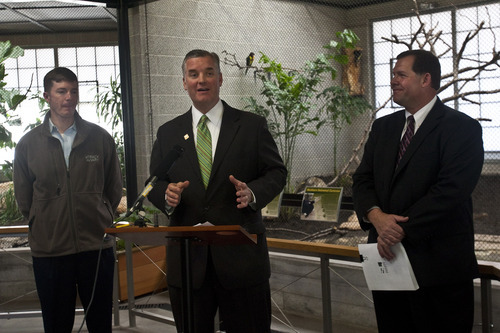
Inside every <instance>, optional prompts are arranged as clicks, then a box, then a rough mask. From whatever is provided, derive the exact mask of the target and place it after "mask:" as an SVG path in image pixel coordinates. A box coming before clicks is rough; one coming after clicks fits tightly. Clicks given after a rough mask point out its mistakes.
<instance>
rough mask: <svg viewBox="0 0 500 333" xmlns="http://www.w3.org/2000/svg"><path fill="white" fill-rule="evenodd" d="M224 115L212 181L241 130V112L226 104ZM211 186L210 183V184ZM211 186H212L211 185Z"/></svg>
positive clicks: (213, 164) (211, 176)
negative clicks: (239, 121)
mask: <svg viewBox="0 0 500 333" xmlns="http://www.w3.org/2000/svg"><path fill="white" fill-rule="evenodd" d="M223 104H224V113H223V115H222V123H221V127H220V133H219V139H218V141H217V148H216V150H215V156H214V161H213V163H212V173H211V175H210V180H212V178H213V177H214V176H215V174H216V173H217V171H218V169H219V168H220V166H221V164H222V161H224V156H225V155H226V154H227V152H228V150H229V148H230V146H231V143H232V142H233V138H234V136H235V135H236V133H237V132H238V129H239V127H240V126H239V123H238V120H239V118H240V117H239V111H238V110H235V109H233V108H231V107H230V106H229V105H227V104H226V103H225V102H223ZM209 184H210V183H209ZM209 186H210V185H209Z"/></svg>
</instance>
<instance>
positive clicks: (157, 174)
mask: <svg viewBox="0 0 500 333" xmlns="http://www.w3.org/2000/svg"><path fill="white" fill-rule="evenodd" d="M183 152H184V148H182V147H181V146H179V145H175V146H174V148H172V150H170V151H169V152H168V153H167V155H166V156H165V158H164V159H163V160H162V161H161V163H160V165H158V167H157V168H156V169H155V171H154V172H153V175H152V176H151V177H149V179H148V180H147V182H148V183H147V184H146V187H144V189H143V190H142V192H141V194H139V196H138V197H137V199H135V201H134V203H133V205H132V207H130V209H129V210H128V211H127V214H125V216H124V218H127V217H129V216H130V215H132V213H133V212H135V211H136V210H137V209H139V207H141V205H142V202H143V201H144V199H146V197H147V196H148V194H149V192H151V190H152V189H153V187H154V186H155V184H156V181H157V180H159V179H160V180H165V179H166V175H167V173H168V172H169V171H170V169H171V168H172V166H173V165H174V163H175V161H177V159H178V158H179V157H180V156H181V155H182V153H183Z"/></svg>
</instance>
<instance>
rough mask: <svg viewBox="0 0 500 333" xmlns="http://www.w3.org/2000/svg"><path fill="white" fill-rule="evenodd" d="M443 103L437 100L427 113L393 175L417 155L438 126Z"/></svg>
mask: <svg viewBox="0 0 500 333" xmlns="http://www.w3.org/2000/svg"><path fill="white" fill-rule="evenodd" d="M442 106H443V103H442V102H441V101H440V100H439V99H438V100H437V101H436V103H435V104H434V106H433V108H432V109H431V110H430V111H429V114H428V115H427V117H425V120H424V122H423V123H422V125H420V127H419V128H418V130H417V133H415V135H414V136H413V138H412V139H411V142H410V144H409V145H408V148H407V149H406V152H405V154H404V155H403V157H402V158H401V161H400V162H399V166H398V168H397V169H396V172H395V175H396V174H397V173H399V171H400V170H401V169H402V168H403V167H404V166H405V165H406V164H407V163H408V162H409V161H410V160H411V158H412V156H413V155H415V154H416V153H418V149H419V147H420V146H421V145H422V144H423V143H424V142H425V139H426V138H427V136H428V135H429V133H430V132H432V131H433V130H434V129H435V128H436V126H437V125H438V124H439V122H440V119H441V118H442V116H443V107H442Z"/></svg>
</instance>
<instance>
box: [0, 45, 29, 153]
mask: <svg viewBox="0 0 500 333" xmlns="http://www.w3.org/2000/svg"><path fill="white" fill-rule="evenodd" d="M23 55H24V50H23V49H22V48H20V47H19V46H13V45H12V44H11V42H10V41H5V42H1V41H0V114H1V116H2V121H1V122H0V148H6V147H9V148H13V147H14V146H15V143H14V142H13V141H12V133H10V131H9V130H7V128H5V126H4V125H5V124H6V123H8V124H14V123H20V119H19V117H18V116H17V115H15V114H14V111H15V110H16V108H17V107H18V106H19V104H21V102H22V101H24V100H25V99H26V97H27V93H26V94H21V93H20V92H19V91H18V90H16V89H7V88H6V85H7V82H5V81H4V80H5V78H6V76H7V75H8V74H6V73H5V61H6V60H7V59H15V58H18V57H21V56H23Z"/></svg>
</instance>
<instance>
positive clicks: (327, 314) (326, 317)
mask: <svg viewBox="0 0 500 333" xmlns="http://www.w3.org/2000/svg"><path fill="white" fill-rule="evenodd" d="M27 234H28V226H7V227H5V226H4V227H0V237H19V236H27ZM267 244H268V247H269V249H270V250H271V251H274V252H285V253H291V254H301V255H307V256H314V257H319V258H320V259H321V286H322V297H323V332H325V333H329V332H332V313H331V289H330V271H329V261H330V259H340V260H348V261H356V262H359V252H358V248H357V247H355V246H345V245H334V244H322V243H311V242H304V241H295V240H286V239H277V238H268V240H267ZM479 272H480V280H481V313H482V322H483V330H482V331H483V333H491V332H492V327H493V326H492V322H493V321H492V317H493V316H492V299H491V281H492V280H497V281H500V263H493V262H483V261H480V262H479ZM12 315H13V313H11V316H12Z"/></svg>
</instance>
